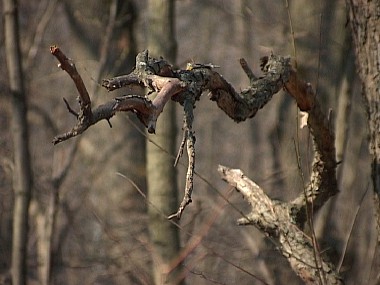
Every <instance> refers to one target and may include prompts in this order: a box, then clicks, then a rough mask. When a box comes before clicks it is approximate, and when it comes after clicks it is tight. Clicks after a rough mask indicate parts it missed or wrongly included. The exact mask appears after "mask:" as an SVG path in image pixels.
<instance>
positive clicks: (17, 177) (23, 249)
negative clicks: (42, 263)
mask: <svg viewBox="0 0 380 285" xmlns="http://www.w3.org/2000/svg"><path fill="white" fill-rule="evenodd" d="M3 8H4V27H5V50H6V58H7V66H8V74H9V86H10V91H11V93H12V94H11V95H12V109H11V112H12V123H11V124H12V134H13V147H14V170H13V189H14V201H15V204H14V210H13V243H12V283H13V285H21V284H26V278H27V275H26V272H27V268H26V260H27V241H28V238H27V237H28V209H29V201H30V196H31V188H32V187H31V186H32V175H31V166H30V154H29V145H28V142H29V136H28V124H27V117H26V114H27V106H26V98H25V91H24V84H23V80H24V78H23V72H22V66H21V52H20V45H19V29H18V13H17V2H16V1H14V0H3Z"/></svg>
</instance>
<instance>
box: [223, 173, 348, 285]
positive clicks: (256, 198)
mask: <svg viewBox="0 0 380 285" xmlns="http://www.w3.org/2000/svg"><path fill="white" fill-rule="evenodd" d="M218 171H219V173H220V175H221V177H222V178H223V179H224V180H225V181H227V182H228V183H229V184H231V185H233V186H234V187H236V189H237V190H238V191H239V192H240V193H242V194H243V196H244V198H245V199H246V200H247V201H248V203H249V204H250V205H251V207H252V211H251V212H250V213H249V214H247V215H246V216H245V217H244V218H241V219H239V220H238V224H239V225H255V226H257V227H258V228H259V229H260V230H262V231H263V232H264V233H266V234H267V235H270V236H271V237H272V238H274V239H275V240H276V241H277V242H278V243H279V244H280V245H281V246H279V247H278V249H279V251H280V252H281V253H282V255H283V256H284V257H285V258H287V259H288V261H289V263H290V266H291V267H292V269H293V270H294V271H295V273H296V274H297V275H298V276H299V277H300V278H301V279H302V280H303V281H304V282H305V283H306V284H320V283H319V281H320V276H319V272H320V271H322V272H323V274H324V275H325V278H326V282H327V284H342V281H341V280H340V278H339V276H338V273H337V272H336V270H335V268H334V266H333V265H332V264H330V263H328V262H325V261H322V264H320V263H319V262H318V263H317V262H316V261H315V257H314V250H313V245H312V242H311V239H310V238H309V237H308V236H307V235H306V234H305V233H304V232H303V231H302V230H300V228H299V227H298V226H297V224H296V223H295V222H294V218H295V216H294V213H293V208H292V204H291V203H281V202H278V201H274V200H272V199H270V198H269V197H268V196H267V195H266V194H265V192H264V191H263V190H262V189H261V188H260V187H259V186H258V185H257V184H256V183H255V182H253V181H251V180H250V179H249V178H247V177H246V176H245V175H244V174H243V172H242V171H241V170H239V169H230V168H227V167H225V166H219V168H218ZM322 284H323V283H322Z"/></svg>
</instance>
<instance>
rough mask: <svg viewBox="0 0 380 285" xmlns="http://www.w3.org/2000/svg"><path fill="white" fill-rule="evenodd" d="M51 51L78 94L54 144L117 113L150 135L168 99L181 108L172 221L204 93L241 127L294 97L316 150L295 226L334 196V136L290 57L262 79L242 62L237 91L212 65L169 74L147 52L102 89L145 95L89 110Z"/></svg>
mask: <svg viewBox="0 0 380 285" xmlns="http://www.w3.org/2000/svg"><path fill="white" fill-rule="evenodd" d="M51 52H52V54H53V55H54V56H55V57H56V58H57V59H58V61H59V62H60V67H61V68H62V69H63V70H65V71H66V72H67V73H68V74H69V75H70V76H71V78H72V79H73V81H74V83H75V85H76V87H77V90H78V92H79V100H78V101H79V105H80V111H79V112H78V116H77V124H76V125H75V126H74V127H73V128H72V130H70V131H68V132H67V133H65V134H62V135H59V136H57V137H56V138H54V140H53V143H55V144H56V143H59V142H62V141H64V140H67V139H69V138H71V137H74V136H76V135H79V134H81V133H83V132H84V131H85V130H86V129H87V128H88V127H90V126H91V125H93V124H95V123H97V122H98V121H100V120H102V119H106V120H109V119H110V118H111V117H112V116H113V115H114V114H115V113H116V112H117V111H124V112H125V111H131V112H133V113H135V114H136V115H137V117H138V118H139V119H140V121H141V122H142V123H143V124H144V126H145V127H146V128H147V129H148V132H150V133H154V132H155V129H156V122H157V119H158V117H159V115H160V113H161V112H162V110H163V108H164V106H165V104H166V103H167V102H168V101H169V100H170V99H172V100H174V101H176V102H179V103H180V104H181V105H182V106H184V128H183V130H184V136H183V141H182V144H181V147H180V150H179V153H178V156H177V159H176V163H177V162H178V159H179V157H180V155H181V154H182V151H183V149H184V146H185V144H186V145H187V152H188V155H189V167H188V173H187V183H186V185H187V186H186V191H185V198H184V200H183V202H182V204H181V206H180V209H179V210H178V212H177V213H176V214H174V216H176V217H180V215H181V213H182V211H183V209H184V207H185V206H186V205H187V204H189V203H190V202H191V192H192V188H193V187H192V177H193V174H194V173H193V170H192V169H194V159H195V158H194V157H195V150H194V144H195V137H194V134H193V132H192V129H191V126H192V121H193V113H192V109H193V107H194V104H195V102H196V101H197V100H199V98H200V96H201V95H202V93H203V92H204V91H208V92H209V97H210V99H211V100H213V101H215V102H216V103H217V105H218V107H219V108H221V109H222V110H223V111H224V112H225V113H226V114H227V115H228V116H229V117H230V118H232V119H233V120H235V121H236V122H241V121H244V120H246V119H247V118H251V117H253V116H255V114H256V113H257V111H258V110H259V109H261V108H262V107H264V106H265V104H266V103H268V102H269V101H270V100H271V98H272V96H273V95H274V94H276V93H277V92H278V91H279V90H281V89H282V88H285V89H286V90H287V91H288V92H289V94H290V95H291V96H293V97H294V98H295V100H296V101H297V104H298V106H299V108H300V109H301V110H303V111H306V112H308V114H309V119H308V125H309V128H310V130H311V132H312V134H313V137H314V146H315V151H316V155H315V159H314V163H313V170H314V171H313V175H312V178H311V182H310V183H309V185H308V186H307V187H306V190H307V191H306V192H307V195H306V196H307V199H306V198H305V195H300V196H299V197H298V198H297V199H295V200H294V201H293V202H292V205H293V211H294V212H295V213H297V215H296V216H297V224H298V225H301V224H302V222H303V221H304V220H305V210H306V205H307V203H310V204H313V206H314V209H318V208H319V207H320V206H322V205H323V203H324V202H325V201H326V200H327V199H328V198H329V197H330V196H332V195H334V194H335V193H336V192H337V187H336V179H335V167H336V162H335V148H334V143H333V141H334V135H333V133H332V131H331V130H330V129H329V127H328V124H327V121H326V119H325V117H324V115H323V114H322V112H321V110H320V107H319V103H318V102H317V101H316V100H315V94H314V91H313V90H312V88H311V85H310V84H308V83H305V82H303V81H301V80H299V79H298V78H297V73H296V71H294V70H293V69H292V67H291V64H290V58H286V57H281V56H275V55H270V56H269V57H264V58H263V59H262V61H261V69H262V71H263V74H264V76H262V77H260V78H258V77H256V76H255V75H254V74H253V72H252V71H251V69H250V68H249V66H248V65H247V63H246V62H245V60H244V59H241V60H240V63H241V66H242V68H243V70H244V71H245V73H246V74H247V76H248V77H249V79H250V86H249V87H248V88H246V89H244V90H243V91H241V92H237V91H235V89H234V88H233V87H232V85H231V84H229V83H228V82H227V81H226V80H225V79H224V78H223V76H222V75H220V74H219V73H218V72H216V71H214V70H213V67H214V66H213V65H211V64H207V65H202V64H195V65H192V67H191V68H189V69H186V70H173V68H172V66H171V65H170V64H168V63H167V62H166V61H165V60H164V59H154V58H151V57H149V55H148V51H147V50H145V51H143V52H141V53H139V54H138V55H137V57H136V67H135V69H134V70H133V71H132V72H131V73H130V74H128V75H123V76H118V77H115V78H111V79H105V80H103V83H102V86H103V87H105V88H106V89H107V90H109V91H112V90H116V89H119V88H125V87H129V88H130V89H133V88H145V89H146V90H147V91H146V96H138V95H133V94H132V95H125V96H122V97H117V98H114V99H112V100H111V101H109V102H107V103H105V104H104V105H100V106H99V107H97V108H95V109H94V110H92V108H91V100H90V96H89V94H88V92H87V90H86V87H85V86H84V83H83V81H82V79H81V77H80V75H79V74H78V72H77V70H76V68H75V65H74V63H73V62H72V61H71V60H70V59H68V58H67V57H66V56H65V55H64V54H63V53H62V52H61V51H60V49H59V48H57V47H52V48H51ZM153 92H155V93H157V96H156V97H155V98H154V99H152V100H150V99H149V95H150V94H151V93H153ZM68 108H69V111H70V110H71V111H70V112H71V113H74V114H76V112H75V111H73V110H72V109H71V108H70V107H68ZM306 201H307V203H306ZM171 217H173V215H172V216H171Z"/></svg>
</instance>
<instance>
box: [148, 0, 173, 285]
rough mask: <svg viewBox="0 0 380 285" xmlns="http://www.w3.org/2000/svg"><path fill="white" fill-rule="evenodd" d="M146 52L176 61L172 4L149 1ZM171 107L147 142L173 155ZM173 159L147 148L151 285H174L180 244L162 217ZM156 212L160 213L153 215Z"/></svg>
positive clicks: (169, 201) (167, 207)
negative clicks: (176, 258) (153, 283)
mask: <svg viewBox="0 0 380 285" xmlns="http://www.w3.org/2000/svg"><path fill="white" fill-rule="evenodd" d="M148 9H149V12H148V13H149V24H148V26H149V27H148V30H149V32H148V49H149V51H150V54H151V55H152V56H154V57H159V56H163V57H164V58H165V59H167V60H169V61H170V62H171V63H172V64H173V63H175V58H176V41H175V33H174V1H173V0H168V1H161V0H149V1H148ZM175 122H176V116H175V105H174V104H173V103H172V102H170V104H167V105H166V106H165V110H164V112H163V113H162V114H161V115H160V118H159V120H158V122H157V134H156V135H154V136H150V139H152V140H153V141H155V142H156V143H157V144H158V145H160V146H162V147H163V148H165V149H166V150H167V151H168V152H169V153H170V154H174V152H175V138H176V123H175ZM173 163H174V161H173V158H172V157H171V156H170V155H169V154H167V153H165V152H163V151H162V150H161V149H159V148H157V147H156V146H155V145H154V144H152V143H148V145H147V180H148V197H149V200H150V202H151V203H152V206H149V209H148V212H149V233H150V239H151V242H152V246H153V259H154V262H153V274H154V280H155V284H164V283H165V284H178V283H177V282H176V281H175V279H176V278H175V276H176V272H177V270H176V269H175V268H171V266H170V263H171V262H172V261H173V260H174V259H175V257H176V256H177V255H178V251H179V246H180V240H179V232H178V229H177V228H176V227H175V226H174V225H173V224H172V223H170V222H169V221H168V220H167V219H166V217H165V216H168V215H170V214H172V213H174V212H176V211H177V207H178V203H177V195H178V194H177V192H178V190H177V181H176V170H175V168H174V167H173ZM157 209H159V210H160V212H158V211H157Z"/></svg>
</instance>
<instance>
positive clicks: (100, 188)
mask: <svg viewBox="0 0 380 285" xmlns="http://www.w3.org/2000/svg"><path fill="white" fill-rule="evenodd" d="M158 2H160V1H158ZM164 2H165V3H167V2H171V1H167V2H166V1H164ZM152 3H153V2H152ZM162 3H163V2H162ZM149 4H151V1H133V0H129V1H116V0H112V1H111V0H110V1H98V2H96V1H95V2H94V1H76V0H65V1H49V0H43V1H34V0H32V1H25V0H20V1H19V2H18V11H19V15H20V17H19V23H20V38H21V39H22V40H21V42H20V43H21V55H22V59H23V60H22V63H23V69H24V74H25V80H24V84H25V92H26V94H27V98H26V99H27V104H28V107H29V112H28V114H27V115H28V116H27V119H28V121H27V122H28V124H29V129H30V146H31V165H32V169H33V181H34V184H33V188H32V190H33V192H32V204H31V209H30V216H29V220H30V231H29V235H28V246H27V249H28V258H27V260H26V262H27V267H28V282H29V283H30V284H49V283H50V284H155V281H154V280H155V278H154V277H153V276H154V273H153V271H152V269H153V268H155V265H154V264H155V263H154V262H153V260H154V257H155V254H156V253H157V252H156V249H154V242H153V241H152V240H151V239H150V238H151V237H150V234H149V232H148V227H149V223H150V220H151V218H150V217H149V216H148V211H147V208H148V207H147V201H146V199H145V198H144V197H142V196H141V195H140V194H139V192H138V191H137V190H136V188H135V186H137V187H138V188H139V190H141V191H142V193H143V194H144V193H147V182H146V174H147V171H146V169H145V151H146V147H145V142H146V138H145V136H144V135H143V134H144V131H141V126H140V124H139V123H137V124H136V123H135V120H134V118H133V116H131V117H130V116H129V115H125V114H119V115H118V116H116V117H115V118H112V120H111V123H112V125H113V128H112V129H111V128H109V127H108V125H107V124H106V123H104V122H102V123H100V124H97V125H96V126H94V127H92V128H91V129H90V130H88V131H87V132H86V133H85V134H83V135H82V136H80V137H77V138H75V139H73V140H70V141H68V142H65V143H63V144H61V145H58V146H55V147H53V145H52V144H51V140H52V138H53V137H54V135H56V134H58V133H61V132H62V131H63V130H66V129H69V128H70V127H71V126H72V124H73V118H71V117H70V116H69V114H68V113H67V110H66V108H65V105H64V104H63V102H62V99H61V98H62V97H65V98H66V99H67V100H68V101H69V103H70V104H71V105H72V106H75V97H76V96H77V95H76V90H75V88H74V86H73V84H72V81H71V80H70V78H69V77H68V76H67V74H65V73H64V72H63V71H61V70H60V69H58V68H57V67H56V61H55V59H54V58H53V57H52V56H51V55H50V54H49V52H48V47H49V46H50V45H51V44H57V45H59V46H60V47H62V49H63V50H64V51H65V52H66V54H67V55H68V56H70V57H71V58H73V60H74V61H75V63H76V65H77V68H78V70H79V72H80V73H81V75H82V76H83V78H84V80H85V83H86V86H87V87H88V89H89V91H90V92H91V98H92V100H93V104H94V105H98V104H100V103H101V102H104V101H107V100H108V99H109V98H108V97H107V96H108V94H107V92H106V91H105V90H103V89H102V88H99V82H100V80H101V79H102V78H105V77H113V76H116V75H120V74H126V73H129V72H130V71H131V69H132V67H133V65H134V57H135V55H136V52H137V51H141V50H143V49H146V48H148V47H149V48H151V47H150V45H153V44H152V43H151V42H150V40H151V39H152V38H151V34H150V28H149V27H150V25H151V17H150V16H149V15H151V11H150V8H149ZM175 4H176V5H175V7H174V9H175V11H174V12H173V15H175V29H176V35H177V57H175V52H174V51H173V52H171V53H170V52H169V51H170V50H171V49H172V48H173V46H169V47H167V48H166V47H165V48H163V50H157V56H160V55H161V56H164V57H165V59H167V60H170V61H172V63H173V64H175V63H177V65H178V66H180V67H182V68H185V66H186V63H187V62H188V61H195V62H201V63H208V62H212V63H214V64H217V65H219V66H220V67H221V68H220V69H219V70H218V71H219V72H220V73H221V74H223V75H224V77H225V78H226V79H227V80H228V81H229V82H231V83H232V84H233V86H235V87H236V88H237V89H239V86H241V88H244V87H246V86H247V84H248V82H247V80H246V77H245V74H244V73H243V72H242V71H241V69H240V67H239V64H238V59H239V58H240V57H245V58H246V60H247V61H248V62H249V64H250V65H251V66H252V67H253V70H254V72H255V73H256V74H259V71H258V70H259V67H258V62H259V61H258V60H259V58H260V57H261V56H264V55H268V54H269V53H270V52H271V51H273V52H275V53H278V54H283V55H286V54H290V55H292V56H293V57H294V58H295V60H296V61H297V66H298V69H299V71H300V72H301V73H302V75H303V77H304V78H305V79H306V80H309V81H310V82H311V83H312V84H313V86H317V87H318V88H317V90H318V96H319V98H320V99H321V100H322V101H323V102H324V105H323V107H324V108H325V111H326V112H327V113H328V112H329V110H331V113H330V114H331V115H330V118H331V125H332V127H333V126H334V124H333V123H334V122H335V129H336V132H337V149H338V159H340V160H341V161H342V162H341V164H340V165H339V167H338V171H339V183H340V185H339V188H340V190H341V192H340V194H339V195H337V196H336V197H334V198H332V199H331V200H330V201H329V202H328V204H327V205H325V207H324V208H323V209H322V210H321V212H320V213H319V214H318V217H317V218H316V221H315V223H316V234H317V237H318V238H319V240H320V241H321V250H322V251H323V252H325V253H326V254H327V255H329V256H330V257H331V259H332V261H333V262H334V263H335V264H337V265H339V268H340V271H341V274H342V275H343V277H344V279H345V281H346V284H364V283H365V284H376V279H375V278H376V277H374V274H373V272H375V271H376V268H371V263H372V257H373V256H374V254H375V251H374V248H375V245H376V239H377V234H376V223H375V219H374V207H373V201H372V197H371V196H370V195H365V193H366V190H367V189H368V188H369V187H370V185H371V162H372V161H373V160H372V158H371V156H370V155H369V152H368V148H367V135H368V133H367V127H366V126H367V121H366V113H365V110H364V108H363V105H362V104H350V102H361V96H360V85H359V84H358V78H357V77H356V75H355V74H354V71H353V69H354V65H353V61H354V59H353V57H354V56H353V52H352V48H351V44H350V42H351V39H350V34H351V30H350V28H349V27H347V26H346V17H345V15H346V6H345V3H344V1H343V0H334V1H325V2H323V1H322V2H318V3H317V2H316V3H314V2H313V3H311V2H310V1H301V0H297V1H296V0H293V1H289V6H288V7H287V5H286V2H281V1H265V0H251V1H246V0H241V1H233V0H219V1H214V0H207V1H204V0H193V1H176V2H175ZM150 7H153V6H150ZM2 10H3V11H4V12H5V6H4V4H3V7H2ZM157 14H158V13H157ZM289 14H290V17H289ZM173 20H174V19H173ZM0 25H3V22H1V23H0ZM1 29H2V30H4V26H1ZM164 32H165V31H164ZM166 32H167V35H166V36H169V33H170V29H169V27H168V29H167V30H166ZM3 37H4V33H3ZM152 52H153V50H152ZM171 56H173V57H171ZM0 62H2V63H4V64H2V65H0V93H1V96H0V110H1V112H0V122H1V126H4V128H3V131H2V132H1V133H0V145H1V147H0V185H1V187H0V188H1V189H2V191H1V194H0V195H1V198H0V203H1V206H0V274H2V275H3V276H7V275H8V273H9V270H10V268H11V246H10V245H11V243H12V234H11V233H12V231H11V228H12V213H13V200H14V198H15V197H14V195H13V192H12V176H13V171H14V169H15V165H14V163H13V161H14V150H15V146H13V143H12V130H11V128H10V127H9V126H10V125H11V123H10V122H11V118H12V117H13V115H14V113H13V112H12V111H10V110H11V108H10V106H11V102H10V100H9V95H8V94H9V90H10V85H9V83H8V78H7V71H6V69H5V68H6V64H5V62H6V54H5V45H4V41H1V44H0ZM122 92H123V91H121V93H120V95H122V94H123V93H122ZM112 96H114V94H112ZM168 113H171V112H168ZM297 113H298V111H297V108H296V106H295V104H293V103H292V100H291V99H290V98H288V97H287V96H286V95H285V94H284V93H282V94H278V95H276V96H275V98H273V100H272V101H271V102H270V103H269V104H268V106H266V107H265V109H264V110H262V111H259V112H258V114H257V115H256V116H255V118H254V119H252V120H249V121H246V122H243V123H241V124H239V125H236V124H235V123H234V122H233V121H231V120H230V119H228V118H227V117H226V116H225V114H224V113H223V112H221V111H220V110H219V109H218V108H217V106H215V104H213V103H212V102H210V101H209V100H208V99H207V98H206V96H203V98H201V100H200V102H198V103H197V108H196V109H195V121H194V130H195V132H196V137H197V143H196V149H197V164H196V171H197V173H200V174H201V175H202V178H200V177H198V178H196V180H195V188H194V193H193V203H192V204H191V205H190V206H189V207H187V208H186V211H185V212H184V214H183V216H182V219H181V225H180V227H179V228H178V229H179V231H180V241H181V245H182V247H183V254H185V257H184V260H183V262H182V267H181V269H182V270H183V274H184V275H183V276H185V282H186V283H187V284H201V285H202V284H213V283H216V284H218V283H219V284H263V283H262V282H260V281H258V280H257V279H256V278H255V277H254V276H258V277H260V278H261V279H264V280H265V281H266V283H268V284H284V283H286V282H291V283H292V284H301V282H300V281H299V280H298V279H297V277H296V276H295V275H294V273H293V272H292V271H291V270H290V268H289V266H288V264H287V262H286V261H285V260H284V259H282V258H281V257H280V256H279V255H278V254H277V252H276V249H275V247H274V246H273V245H272V244H271V243H270V242H268V240H267V239H266V238H265V237H264V236H263V235H262V234H261V233H260V232H259V231H257V230H256V229H254V228H253V227H252V228H251V227H244V228H242V227H237V226H236V224H235V221H236V219H237V218H239V217H240V216H241V214H240V213H239V212H237V211H236V210H235V208H234V207H232V206H231V204H232V205H234V206H235V207H237V208H239V209H241V210H242V211H243V212H244V211H245V210H246V209H247V207H248V206H247V205H246V203H245V202H244V201H242V199H241V197H240V195H236V194H234V193H231V189H230V188H229V187H227V188H226V185H225V184H224V183H223V182H222V181H220V179H219V176H218V174H217V171H216V169H217V164H219V163H220V164H224V165H227V166H231V167H236V168H241V169H243V170H244V171H245V172H246V174H247V175H248V176H249V177H251V178H252V179H253V180H254V181H256V182H257V183H258V184H259V185H260V186H262V187H263V188H264V189H265V190H266V191H268V195H270V196H271V197H275V198H278V199H284V200H289V199H291V198H294V197H295V196H296V195H297V194H298V193H299V191H301V190H302V187H303V185H302V183H301V178H300V173H299V171H298V169H297V158H296V153H295V147H294V141H299V145H300V147H301V159H302V167H303V171H304V172H305V173H309V166H310V163H311V160H312V158H311V156H310V147H311V142H310V136H309V134H308V131H307V130H306V129H298V128H299V124H298V119H297V117H298V114H297ZM175 116H176V122H182V114H176V115H175ZM160 120H162V121H164V119H163V117H161V118H160ZM297 129H298V130H297ZM160 130H162V129H161V128H160V127H158V128H157V132H160ZM338 134H340V135H339V136H338ZM180 136H181V134H179V135H177V139H176V141H177V142H179V141H180ZM154 138H155V137H154ZM148 145H149V147H150V148H155V146H153V145H151V143H149V142H148ZM165 146H166V151H162V150H158V149H156V152H161V153H163V154H164V155H165V156H167V153H172V152H173V150H172V149H170V147H169V145H165ZM151 173H155V174H156V171H152V172H151V171H150V170H149V174H151ZM157 173H158V172H157ZM171 174H172V175H175V172H174V171H172V173H171ZM184 177H185V169H184V168H181V166H179V167H178V175H177V179H178V188H177V190H176V191H179V192H178V195H180V196H182V191H183V189H184V181H185V179H184ZM152 179H159V177H157V178H152ZM170 179H173V178H170ZM205 180H206V181H207V182H205ZM130 181H133V182H134V183H135V186H134V185H132V184H131V183H130ZM172 186H175V183H172ZM216 190H217V191H216ZM221 194H223V195H224V196H227V197H228V199H229V203H230V204H228V203H226V202H225V201H224V200H223V199H222V198H221V196H220V195H221ZM364 195H365V196H364ZM362 197H364V199H363V200H361V198H362ZM173 198H174V196H173ZM173 203H174V204H176V205H175V206H178V203H177V202H173ZM153 205H155V204H154V203H153ZM156 206H158V205H156ZM175 209H176V207H175ZM353 209H355V211H353ZM165 211H168V212H169V210H163V214H162V215H167V214H170V213H166V212H165ZM54 213H55V214H54ZM49 232H50V234H49ZM195 241H196V242H195ZM371 270H372V275H371ZM4 278H5V277H4Z"/></svg>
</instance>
